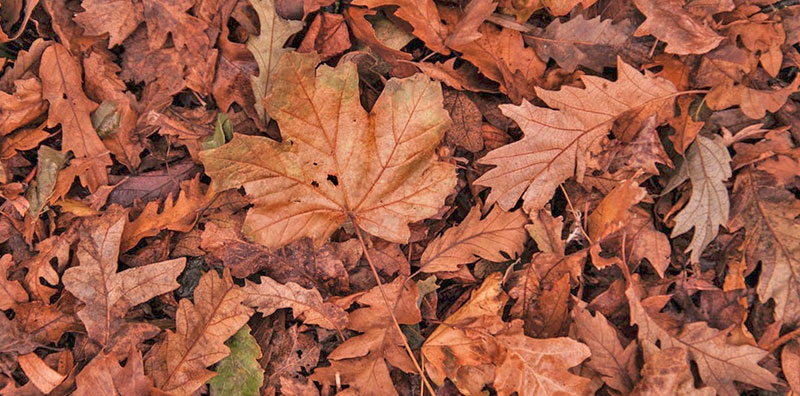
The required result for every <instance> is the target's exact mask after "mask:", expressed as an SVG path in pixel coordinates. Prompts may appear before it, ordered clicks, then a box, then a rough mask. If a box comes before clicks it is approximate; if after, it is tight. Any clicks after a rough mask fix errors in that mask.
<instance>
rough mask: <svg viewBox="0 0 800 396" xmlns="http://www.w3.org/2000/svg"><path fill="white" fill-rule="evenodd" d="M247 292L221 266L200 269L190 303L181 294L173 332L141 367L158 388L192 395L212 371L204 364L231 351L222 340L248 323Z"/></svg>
mask: <svg viewBox="0 0 800 396" xmlns="http://www.w3.org/2000/svg"><path fill="white" fill-rule="evenodd" d="M244 298H245V293H244V292H243V291H242V289H241V288H240V287H239V286H236V285H235V284H234V283H233V280H232V279H231V275H230V271H228V270H225V271H224V272H223V274H222V276H221V277H220V276H219V275H217V273H216V272H214V271H209V272H206V273H205V274H203V276H202V277H201V278H200V283H199V284H198V285H197V288H196V289H195V290H194V303H192V302H190V301H189V300H188V299H182V300H181V301H180V304H179V306H178V313H177V317H176V318H175V327H176V329H175V332H172V331H169V330H167V334H166V337H165V338H164V339H163V340H162V341H161V342H159V343H158V344H156V345H155V346H154V347H153V349H151V350H150V352H149V353H148V355H147V358H146V360H145V372H146V373H147V374H148V375H149V376H150V377H151V378H152V379H153V383H154V385H155V387H156V388H158V389H160V390H161V391H163V392H166V393H168V394H171V395H186V396H188V395H191V394H193V393H194V392H195V391H196V390H197V388H199V387H200V386H202V385H203V384H205V383H206V381H208V380H209V379H211V378H212V377H214V375H215V373H214V372H212V371H209V370H207V369H206V368H207V367H208V366H211V365H212V364H214V363H217V362H219V361H220V360H222V359H223V358H225V356H228V354H230V349H228V347H227V346H225V340H227V339H228V338H229V337H230V336H232V335H234V334H236V332H237V331H238V330H239V329H240V328H241V327H242V326H244V324H245V323H247V320H248V319H249V318H250V315H251V314H252V310H250V308H247V307H245V306H244V305H242V303H241V302H242V300H244Z"/></svg>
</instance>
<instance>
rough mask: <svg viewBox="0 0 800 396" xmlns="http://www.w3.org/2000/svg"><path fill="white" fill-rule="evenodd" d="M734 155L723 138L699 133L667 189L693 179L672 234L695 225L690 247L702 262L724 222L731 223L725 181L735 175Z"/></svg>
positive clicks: (693, 254) (696, 257) (688, 249)
mask: <svg viewBox="0 0 800 396" xmlns="http://www.w3.org/2000/svg"><path fill="white" fill-rule="evenodd" d="M730 162H731V157H730V154H728V149H727V148H726V147H725V146H724V144H723V143H722V142H721V139H719V138H714V139H709V138H707V137H705V136H698V137H697V139H696V140H695V142H694V143H693V144H692V145H691V146H689V149H688V150H686V161H685V162H684V163H683V164H682V165H681V167H680V169H678V172H677V173H676V174H675V176H673V178H672V179H671V180H670V182H669V184H668V186H667V188H666V191H669V190H671V189H672V188H674V187H675V186H676V185H679V184H681V183H682V182H683V181H684V180H686V178H687V177H688V178H689V179H690V180H691V182H692V195H691V197H690V198H689V202H688V203H687V204H686V206H685V207H684V208H683V209H681V211H680V212H679V213H678V215H677V216H675V227H674V228H673V229H672V235H671V236H672V237H673V238H674V237H675V236H678V235H680V234H683V233H685V232H688V231H689V230H691V229H692V228H694V235H693V236H692V241H691V243H690V244H689V246H688V247H687V248H686V251H687V252H688V251H691V252H692V253H691V256H690V259H691V261H692V262H698V261H699V260H700V255H701V254H702V253H703V249H705V248H706V246H708V244H709V243H711V241H713V240H714V238H715V237H716V236H717V232H718V231H719V226H720V225H725V224H727V222H728V211H729V209H730V200H729V198H728V190H727V189H726V188H725V184H724V183H723V182H724V181H725V180H727V179H728V178H729V177H731V166H730Z"/></svg>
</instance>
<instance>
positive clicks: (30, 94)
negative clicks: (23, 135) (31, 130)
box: [0, 77, 47, 136]
mask: <svg viewBox="0 0 800 396" xmlns="http://www.w3.org/2000/svg"><path fill="white" fill-rule="evenodd" d="M46 111H47V103H46V102H45V101H44V99H43V98H42V83H41V82H40V81H39V79H38V78H36V77H30V78H25V79H22V78H20V79H17V80H14V92H13V93H6V92H3V91H0V136H2V135H8V134H9V133H11V132H13V131H14V130H15V129H17V128H19V127H22V126H25V125H27V124H29V123H31V122H32V121H34V120H36V119H37V118H39V116H41V115H42V114H44V113H45V112H46Z"/></svg>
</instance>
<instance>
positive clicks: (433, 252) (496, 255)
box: [420, 205, 528, 273]
mask: <svg viewBox="0 0 800 396" xmlns="http://www.w3.org/2000/svg"><path fill="white" fill-rule="evenodd" d="M527 222H528V219H527V217H526V216H525V214H524V213H522V211H519V210H517V211H515V212H506V211H503V210H502V209H500V208H494V209H492V210H491V211H490V212H489V214H487V215H486V217H485V218H483V219H481V210H480V207H479V206H477V205H476V206H475V207H473V208H472V210H471V211H470V212H469V214H468V215H467V217H466V218H464V220H463V221H462V222H461V224H459V225H458V226H456V227H453V228H451V229H449V230H447V231H446V232H445V233H444V234H443V235H442V236H441V237H439V238H437V239H435V240H434V241H433V242H431V243H430V244H429V245H428V247H427V248H426V249H425V252H424V253H423V254H422V259H421V262H420V265H421V270H422V271H423V272H428V273H432V272H439V271H456V270H458V268H459V266H460V265H462V264H467V263H469V262H471V261H474V260H475V258H476V257H482V258H485V259H487V260H491V261H497V262H499V261H504V260H507V259H513V258H515V257H516V256H517V255H519V254H520V253H521V252H522V248H523V247H524V245H525V240H526V239H527V234H526V232H525V229H524V228H523V226H524V225H525V224H526V223H527ZM503 253H505V255H506V256H504V255H503Z"/></svg>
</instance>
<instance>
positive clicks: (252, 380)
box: [209, 325, 264, 396]
mask: <svg viewBox="0 0 800 396" xmlns="http://www.w3.org/2000/svg"><path fill="white" fill-rule="evenodd" d="M225 345H227V346H228V348H230V349H231V354H230V355H229V356H228V357H226V358H225V359H222V361H220V362H219V363H217V370H216V371H217V376H216V377H214V378H212V379H211V381H209V383H210V384H211V394H212V395H215V396H217V395H218V396H227V395H231V396H233V395H241V396H258V390H259V389H260V388H261V384H262V383H263V382H264V369H263V368H261V365H259V364H258V359H259V358H261V349H260V348H259V346H258V342H257V341H256V339H255V338H253V336H252V335H251V334H250V326H247V325H245V326H244V327H242V328H241V329H239V331H238V332H236V334H234V335H233V337H231V338H230V339H229V340H228V341H226V342H225Z"/></svg>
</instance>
